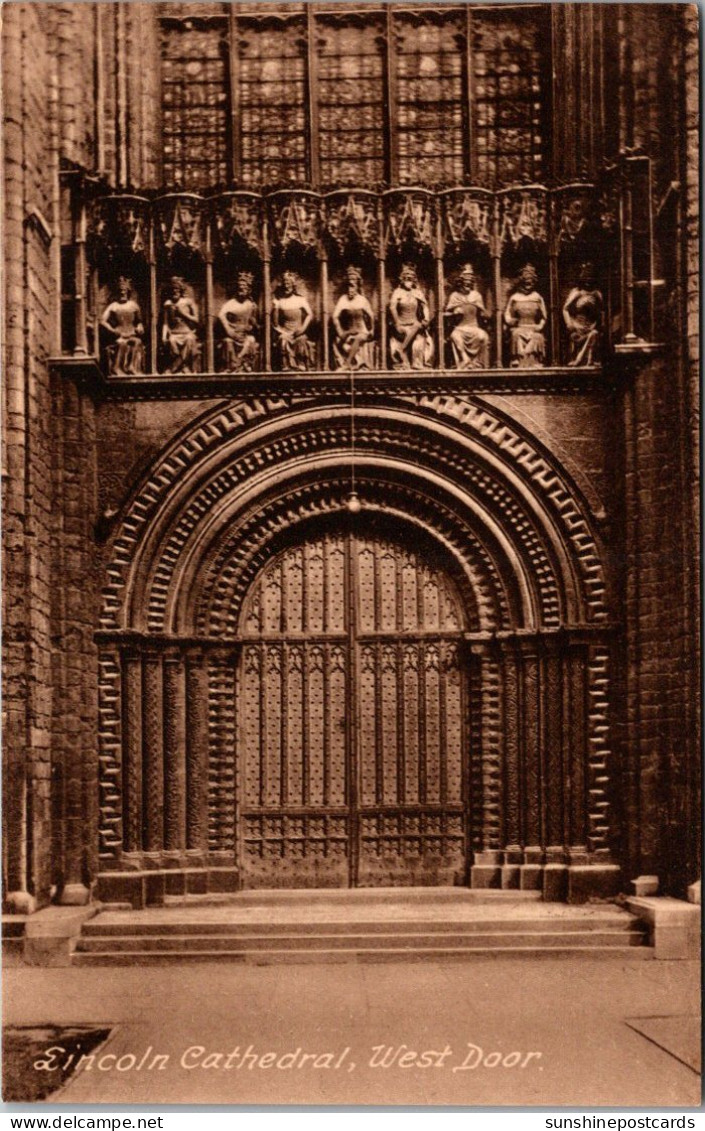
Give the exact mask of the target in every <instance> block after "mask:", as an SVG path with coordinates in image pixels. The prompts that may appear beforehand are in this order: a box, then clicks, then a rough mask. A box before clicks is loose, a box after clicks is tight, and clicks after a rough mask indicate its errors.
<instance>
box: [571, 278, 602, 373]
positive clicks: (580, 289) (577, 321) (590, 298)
mask: <svg viewBox="0 0 705 1131" xmlns="http://www.w3.org/2000/svg"><path fill="white" fill-rule="evenodd" d="M563 321H564V322H565V325H566V328H567V330H568V334H569V335H570V361H569V362H568V365H571V366H574V367H575V368H580V369H582V368H584V367H585V366H588V365H596V364H597V362H599V360H600V344H601V343H600V339H601V336H602V334H601V330H602V292H601V291H599V290H598V289H597V284H596V282H595V273H594V268H593V266H592V264H591V263H583V265H582V267H581V268H580V275H579V278H578V285H577V287H573V289H572V291H571V292H570V294H569V295H568V297H567V299H566V300H565V304H564V306H563Z"/></svg>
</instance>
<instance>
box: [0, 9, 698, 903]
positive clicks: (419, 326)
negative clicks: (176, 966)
mask: <svg viewBox="0 0 705 1131" xmlns="http://www.w3.org/2000/svg"><path fill="white" fill-rule="evenodd" d="M3 48H4V53H5V55H4V75H5V91H4V100H5V111H6V125H5V145H4V162H5V166H4V176H5V287H6V302H5V307H4V311H5V322H4V347H5V362H4V372H5V383H6V384H5V410H6V411H5V430H4V466H5V469H6V474H5V477H4V492H5V497H4V533H5V537H4V552H5V557H4V598H5V611H4V633H5V640H4V678H5V689H4V712H5V722H4V736H5V743H4V746H5V773H4V794H3V820H4V838H3V845H4V856H3V873H4V901H5V909H6V910H11V911H20V912H28V913H29V912H32V911H33V910H36V909H39V908H41V907H43V906H45V905H46V904H48V903H49V902H51V901H55V902H59V903H67V904H81V903H85V902H88V901H89V900H91V899H94V898H99V899H103V900H108V901H115V900H119V901H125V900H127V901H129V902H131V903H132V904H133V906H135V907H142V906H145V905H146V904H150V903H160V902H163V900H164V898H165V896H168V895H179V894H183V893H206V892H221V893H222V892H230V891H238V890H240V889H243V888H257V887H265V888H272V887H289V888H306V887H343V888H345V887H356V886H360V887H365V886H367V887H369V886H377V885H379V886H397V885H398V886H408V885H461V886H470V887H482V888H498V889H512V888H517V889H522V890H540V891H542V892H543V896H544V898H545V899H549V900H561V899H568V900H570V901H573V902H580V901H584V900H586V899H589V898H593V897H609V896H613V895H615V894H617V893H618V892H620V891H628V890H629V885H630V881H631V880H632V879H633V878H634V877H636V876H638V875H640V874H643V873H648V874H655V875H658V877H659V879H660V883H661V890H662V891H663V892H667V893H670V894H673V895H676V896H682V895H684V893H685V888H686V886H687V885H688V884H689V883H692V882H693V881H694V880H695V879H696V878H697V877H698V876H699V861H698V850H699V843H700V837H699V818H700V800H699V797H700V795H699V765H700V758H699V745H698V705H697V691H698V686H699V679H698V661H697V651H698V640H699V604H698V599H699V594H698V566H697V555H698V547H699V535H698V490H697V480H698V438H699V436H698V424H697V415H696V413H697V395H698V356H697V351H698V307H697V303H698V279H699V275H698V258H697V257H698V228H697V203H698V188H697V172H698V153H697V144H698V134H697V131H698V105H697V65H698V59H697V12H696V9H695V8H694V7H693V6H689V5H685V4H682V5H676V4H673V5H671V4H648V5H646V4H644V5H640V4H610V5H600V4H595V5H593V4H585V5H583V4H568V3H561V4H550V5H549V4H536V5H527V4H521V5H516V6H512V5H506V4H503V5H501V6H500V5H497V6H494V5H492V4H490V5H479V6H476V5H466V4H438V5H433V6H432V5H428V4H421V3H410V4H404V5H401V4H398V5H397V4H376V5H375V4H365V5H357V6H356V5H355V4H348V3H342V2H338V3H334V4H333V3H331V4H327V5H326V4H310V5H309V4H280V5H278V4H272V3H266V4H265V3H262V4H245V3H238V4H220V3H203V4H197V3H183V4H182V3H166V4H147V3H144V4H140V3H114V4H92V3H80V4H79V3H66V4H61V3H55V4H54V3H46V4H45V3H20V2H18V3H14V4H9V5H7V6H6V9H5V12H4V28H3Z"/></svg>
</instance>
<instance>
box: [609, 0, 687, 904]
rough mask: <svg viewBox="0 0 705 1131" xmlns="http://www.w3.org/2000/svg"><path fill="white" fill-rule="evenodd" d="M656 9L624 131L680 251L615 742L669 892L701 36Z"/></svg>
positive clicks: (638, 511) (642, 489)
mask: <svg viewBox="0 0 705 1131" xmlns="http://www.w3.org/2000/svg"><path fill="white" fill-rule="evenodd" d="M666 12H667V13H668V14H669V15H670V17H671V19H670V22H667V23H666V25H665V27H664V26H663V24H662V27H661V30H662V32H664V31H666V30H668V31H669V34H670V37H671V39H670V47H671V51H672V56H671V58H672V66H671V67H664V66H661V67H660V68H659V67H657V66H656V65H655V64H648V65H647V64H646V63H641V64H639V66H637V67H636V70H635V73H634V74H633V76H632V87H633V92H634V99H633V102H632V105H631V115H632V116H631V122H630V130H631V134H630V136H629V137H628V138H627V141H632V142H633V143H635V144H643V145H647V146H648V147H649V149H650V150H651V151H654V152H658V153H659V160H658V162H657V163H656V167H655V178H654V207H655V211H656V215H657V224H656V232H657V238H660V240H661V242H662V245H664V246H666V245H667V243H668V241H669V240H670V241H671V242H672V244H673V246H674V247H676V249H677V254H676V256H675V259H674V260H673V263H672V271H673V275H672V277H670V278H669V277H668V270H669V267H668V263H669V261H668V256H667V253H666V254H665V255H664V259H663V264H664V266H665V273H666V275H667V278H666V285H667V287H668V289H669V292H670V293H668V294H667V295H666V296H664V297H665V300H666V304H667V307H666V309H667V312H668V316H667V318H666V319H664V322H663V324H662V330H663V334H664V341H665V350H664V356H663V359H662V360H659V361H657V362H654V363H652V364H651V365H648V366H647V367H645V368H642V369H641V370H640V371H636V372H635V373H634V374H633V375H632V376H631V378H630V384H631V388H630V390H629V392H628V393H627V394H626V397H625V439H624V459H625V469H624V470H625V497H626V504H625V531H624V535H625V561H626V573H625V599H626V617H627V634H626V647H627V730H626V735H625V743H624V747H623V750H624V778H625V784H626V785H627V787H628V788H627V790H626V791H625V794H626V799H627V828H628V830H629V838H630V857H631V860H632V862H633V867H634V869H639V870H640V871H642V872H653V873H656V874H658V875H660V876H661V878H662V881H663V882H664V884H665V886H666V888H667V890H669V891H671V892H672V893H673V894H680V895H682V894H684V890H685V886H686V885H687V884H688V883H692V882H693V880H694V879H696V878H697V876H698V875H699V867H700V865H699V860H698V855H699V853H698V850H699V843H700V842H699V832H698V829H699V825H700V803H699V793H698V786H697V780H698V762H699V756H698V749H699V745H698V714H697V688H698V663H697V652H698V625H699V614H698V597H697V592H698V564H697V563H698V556H699V543H698V537H697V527H696V523H695V522H694V503H695V500H697V497H698V496H697V490H698V483H697V470H696V469H697V417H696V405H697V390H696V389H695V388H694V382H693V364H694V357H693V351H694V349H695V348H696V347H697V336H696V334H695V332H694V318H693V313H694V311H693V308H694V307H695V309H697V307H696V303H697V286H698V284H697V281H696V276H697V273H698V264H697V250H696V248H695V245H694V240H693V235H694V230H695V229H696V226H697V210H696V209H697V190H695V189H694V172H695V168H697V157H696V153H697V137H696V130H697V109H696V107H697V84H696V60H697V39H696V38H695V32H696V28H695V24H696V17H695V10H694V9H691V8H686V7H685V6H683V8H682V9H680V11H679V19H678V21H677V22H676V23H674V22H673V21H672V9H671V8H670V6H669V8H666ZM655 15H658V13H656V14H655ZM653 32H654V27H653V20H652V19H651V17H650V18H649V19H647V20H646V21H645V24H644V25H643V26H642V25H641V24H638V25H636V24H635V25H634V26H633V27H632V29H631V35H632V54H633V57H634V58H635V59H636V58H638V59H639V60H649V59H650V58H652V56H653V52H651V51H650V47H651V46H652V45H653V39H652V38H650V37H651V36H652V35H653ZM673 74H680V75H681V76H682V77H683V78H684V79H685V93H683V92H682V93H681V97H680V98H678V99H676V98H675V97H674V89H673V82H672V76H673ZM686 111H687V112H688V118H686ZM671 182H674V184H675V186H676V189H675V191H676V195H675V196H673V197H672V204H670V203H669V198H668V197H665V195H664V194H665V193H666V192H667V191H668V187H669V184H670V183H671ZM672 191H673V190H672ZM664 201H665V204H664ZM659 205H662V210H661V212H660V213H659ZM669 208H670V209H671V211H670V213H669ZM681 249H682V250H681ZM686 291H687V294H688V300H689V311H688V318H687V319H686V316H685V310H686V304H685V295H686Z"/></svg>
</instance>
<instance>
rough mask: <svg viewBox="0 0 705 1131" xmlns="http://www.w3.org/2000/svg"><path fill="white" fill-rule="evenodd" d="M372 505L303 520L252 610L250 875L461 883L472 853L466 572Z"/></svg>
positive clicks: (242, 736) (246, 863) (247, 702)
mask: <svg viewBox="0 0 705 1131" xmlns="http://www.w3.org/2000/svg"><path fill="white" fill-rule="evenodd" d="M454 572H457V571H456V570H454V567H453V563H452V561H450V560H447V559H446V555H445V554H444V553H443V552H442V548H441V547H439V546H438V545H437V544H435V543H432V542H431V540H428V542H427V541H426V540H425V539H420V538H419V536H418V534H417V532H414V533H413V534H412V535H411V536H410V535H409V532H408V531H406V530H405V529H404V528H403V527H396V528H395V527H393V526H392V527H391V528H390V527H389V525H388V524H387V525H386V526H383V525H382V524H381V523H379V522H377V523H375V521H374V519H373V518H367V519H364V518H363V516H360V519H359V520H358V521H355V522H353V523H350V522H343V523H340V522H338V523H336V524H334V525H330V524H329V525H328V526H327V527H324V528H322V527H321V526H320V525H319V526H318V527H309V528H308V529H307V530H306V531H305V533H301V531H299V532H298V534H297V537H296V540H295V541H294V540H290V542H289V544H288V545H287V546H286V547H285V548H284V549H281V550H280V551H279V552H278V553H276V554H275V555H274V556H273V557H272V558H271V559H270V561H269V562H268V564H267V565H266V566H265V567H264V568H263V569H262V570H261V572H260V574H259V575H258V577H257V579H256V581H255V582H254V584H253V585H252V587H251V589H250V591H249V593H248V596H247V599H246V601H245V604H244V607H243V611H242V614H241V621H240V632H241V634H242V639H243V644H242V655H241V662H240V668H239V672H238V686H237V699H236V701H237V716H238V718H239V720H240V723H239V728H238V735H237V744H238V750H237V767H238V778H239V789H238V808H239V813H238V841H239V843H238V855H239V857H240V865H241V878H242V882H243V885H244V886H246V887H257V886H262V887H302V886H312V887H348V886H371V885H382V886H384V885H409V884H416V885H424V884H440V885H443V884H453V883H463V882H465V880H466V874H467V867H468V860H467V850H468V831H467V829H468V818H467V809H468V761H469V757H468V726H467V719H466V714H467V710H468V703H467V688H466V686H465V681H464V678H463V674H462V664H461V646H462V635H463V630H464V628H465V627H466V614H465V611H464V601H463V594H462V578H458V577H454V576H453V574H454Z"/></svg>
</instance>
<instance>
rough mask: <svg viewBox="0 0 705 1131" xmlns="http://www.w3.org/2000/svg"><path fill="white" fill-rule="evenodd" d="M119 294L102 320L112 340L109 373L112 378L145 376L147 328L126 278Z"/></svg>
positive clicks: (106, 309) (121, 280)
mask: <svg viewBox="0 0 705 1131" xmlns="http://www.w3.org/2000/svg"><path fill="white" fill-rule="evenodd" d="M117 293H118V297H117V299H115V300H114V301H113V302H111V303H110V304H109V305H108V306H106V308H105V310H104V311H103V313H102V315H101V318H100V325H101V327H102V329H103V330H104V331H105V333H106V335H107V336H108V345H107V348H106V351H105V352H106V356H107V360H108V373H109V374H110V375H111V377H131V376H134V375H135V374H137V373H144V342H143V339H144V325H143V323H142V314H141V312H140V308H139V306H138V304H137V303H136V302H135V300H134V299H133V298H132V284H131V283H130V280H129V279H126V278H125V276H124V275H121V276H120V278H119V279H118V284H117Z"/></svg>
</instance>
